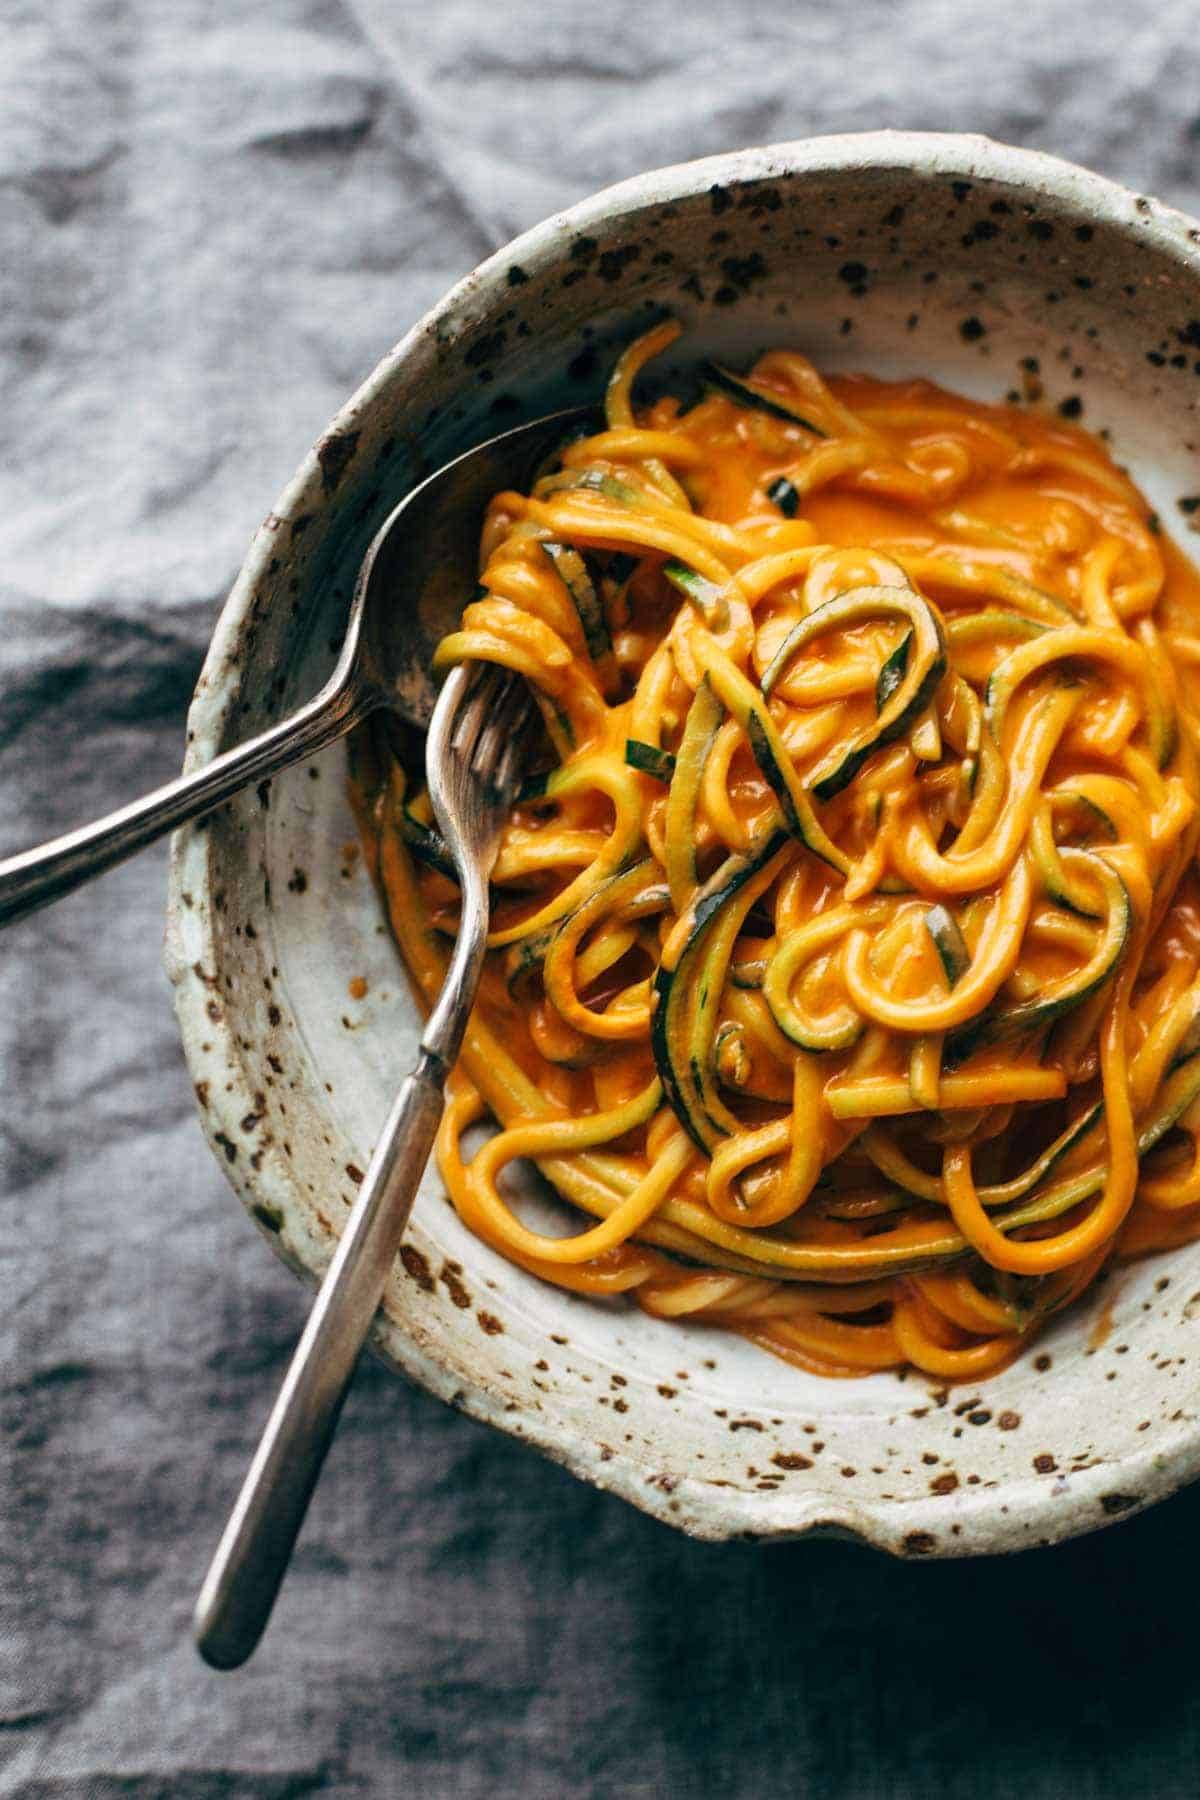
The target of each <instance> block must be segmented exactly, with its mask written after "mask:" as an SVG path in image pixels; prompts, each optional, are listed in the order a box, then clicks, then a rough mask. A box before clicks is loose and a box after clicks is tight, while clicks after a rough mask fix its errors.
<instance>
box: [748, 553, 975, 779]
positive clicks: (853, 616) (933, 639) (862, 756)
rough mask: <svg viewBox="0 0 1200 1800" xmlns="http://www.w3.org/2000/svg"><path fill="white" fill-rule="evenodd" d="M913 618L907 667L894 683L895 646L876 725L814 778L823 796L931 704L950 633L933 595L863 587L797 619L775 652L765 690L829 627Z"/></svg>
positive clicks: (764, 680) (851, 775)
mask: <svg viewBox="0 0 1200 1800" xmlns="http://www.w3.org/2000/svg"><path fill="white" fill-rule="evenodd" d="M889 616H890V617H893V618H895V617H900V618H907V619H908V620H909V621H910V627H911V629H910V632H909V636H910V637H911V638H912V647H911V649H910V650H909V651H908V652H907V653H906V656H905V665H904V668H903V669H902V670H901V671H900V672H899V679H898V680H897V681H895V683H894V685H893V684H892V679H891V674H890V673H889V676H888V680H887V681H886V682H885V680H884V670H886V669H887V667H888V663H890V662H892V660H893V658H898V655H899V651H898V650H896V651H893V652H892V656H890V657H889V658H888V663H885V664H884V669H881V670H880V674H879V680H878V682H877V684H876V698H877V700H878V695H879V689H880V687H881V686H883V687H885V688H886V690H887V691H886V693H885V697H884V702H883V705H882V707H881V708H879V710H878V712H877V715H876V719H875V724H874V726H873V727H872V728H871V729H869V730H867V731H863V732H860V733H859V735H858V737H857V738H856V739H854V740H853V741H852V742H851V744H850V745H849V746H848V747H847V748H842V749H839V750H838V751H836V752H835V753H834V755H833V756H832V757H830V758H828V759H827V760H826V762H825V763H823V764H822V765H821V767H820V768H819V769H817V770H816V771H815V772H814V773H813V774H812V775H811V776H810V777H809V780H808V788H809V790H810V792H811V793H813V794H815V795H816V797H817V799H818V800H832V799H833V797H834V795H835V794H840V793H841V792H842V789H843V788H846V787H848V786H849V785H850V783H851V782H852V781H853V779H854V777H855V776H856V775H857V774H858V771H859V770H860V769H861V768H862V766H863V764H864V763H865V762H866V761H867V759H868V757H871V756H873V755H874V754H875V752H876V751H877V750H881V749H883V747H884V746H885V745H886V744H890V743H893V742H894V741H895V739H896V738H898V737H902V736H903V735H904V733H905V732H906V731H907V730H908V729H909V728H910V726H911V725H913V723H914V722H915V721H916V719H917V718H918V716H919V715H920V714H921V713H922V712H923V711H924V710H925V708H926V707H927V706H928V704H929V702H930V701H931V700H932V698H933V696H934V694H935V693H936V692H937V688H938V684H939V683H940V681H941V679H942V677H943V675H944V674H945V673H946V634H945V631H944V629H943V626H942V621H941V618H940V617H939V615H938V613H937V612H936V611H935V610H934V608H933V607H932V606H930V604H929V602H928V601H927V600H923V599H922V598H921V596H920V595H919V594H917V593H915V592H914V591H913V590H912V589H910V588H888V587H861V588H851V589H850V590H849V592H847V593H845V594H837V595H835V597H834V598H833V599H832V600H827V601H826V602H825V604H824V605H823V606H817V607H814V608H813V610H812V612H810V613H809V614H808V615H807V617H806V618H803V619H801V620H800V622H799V624H797V625H794V626H793V627H792V629H791V631H789V632H788V635H787V636H786V637H785V638H784V640H783V643H782V644H781V645H780V646H779V649H778V650H777V651H776V653H775V656H774V658H773V659H772V661H771V663H770V664H769V665H768V667H767V669H766V670H765V671H764V674H763V678H762V691H763V693H764V694H770V693H771V691H772V689H773V688H774V687H775V686H776V684H777V683H778V682H779V681H780V680H781V679H782V677H783V675H784V672H785V671H786V669H787V666H788V663H789V662H790V661H791V659H792V657H793V656H794V655H795V654H796V652H797V651H798V650H801V649H803V648H804V646H805V644H808V643H811V642H812V640H813V639H814V638H816V637H820V636H822V635H823V634H824V633H825V632H827V631H838V630H841V629H844V628H846V627H848V626H851V625H858V624H862V623H863V622H865V621H866V620H869V619H871V618H879V617H883V618H887V617H889Z"/></svg>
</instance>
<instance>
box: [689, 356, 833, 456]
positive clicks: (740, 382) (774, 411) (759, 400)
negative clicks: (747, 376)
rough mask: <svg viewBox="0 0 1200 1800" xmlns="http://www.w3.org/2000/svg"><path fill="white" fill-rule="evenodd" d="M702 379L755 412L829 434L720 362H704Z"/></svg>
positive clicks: (823, 434) (794, 409)
mask: <svg viewBox="0 0 1200 1800" xmlns="http://www.w3.org/2000/svg"><path fill="white" fill-rule="evenodd" d="M704 379H705V381H706V383H707V384H708V386H709V387H714V388H717V389H719V390H720V392H721V393H723V394H728V395H729V397H730V398H731V399H733V400H736V401H737V402H738V405H739V406H749V407H752V408H753V409H754V410H755V411H757V412H764V413H767V414H769V416H770V417H771V418H772V419H783V420H784V421H785V423H787V424H788V425H802V426H803V427H804V429H805V431H811V433H812V435H813V436H814V437H818V438H826V437H828V436H829V433H828V432H827V431H822V430H821V427H820V426H819V425H814V424H813V422H812V420H811V419H807V418H805V416H804V414H803V413H802V412H798V411H797V410H796V408H795V407H792V406H788V405H787V404H786V403H785V402H784V401H782V400H777V399H776V398H775V396H774V395H773V394H764V393H761V392H760V391H759V389H758V388H756V387H753V386H751V384H750V382H748V381H746V380H744V379H743V377H742V376H740V375H735V374H734V372H733V370H732V369H726V368H723V367H722V365H721V364H720V363H715V362H709V363H705V365H704Z"/></svg>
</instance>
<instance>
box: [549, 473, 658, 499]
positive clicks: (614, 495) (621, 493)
mask: <svg viewBox="0 0 1200 1800" xmlns="http://www.w3.org/2000/svg"><path fill="white" fill-rule="evenodd" d="M572 488H587V489H589V490H590V491H591V492H592V493H594V494H603V495H604V497H605V499H607V500H620V501H621V502H622V504H623V505H625V506H640V505H641V504H642V496H641V494H639V492H638V490H637V489H636V488H635V487H634V486H633V485H632V483H630V482H628V481H620V480H619V479H618V478H617V476H615V475H610V474H609V473H608V471H607V470H606V469H564V470H563V471H562V473H561V474H559V475H548V476H547V477H546V478H545V479H544V480H543V481H540V482H539V483H538V492H539V494H541V495H546V494H562V493H568V492H569V491H570V490H571V489H572Z"/></svg>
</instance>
